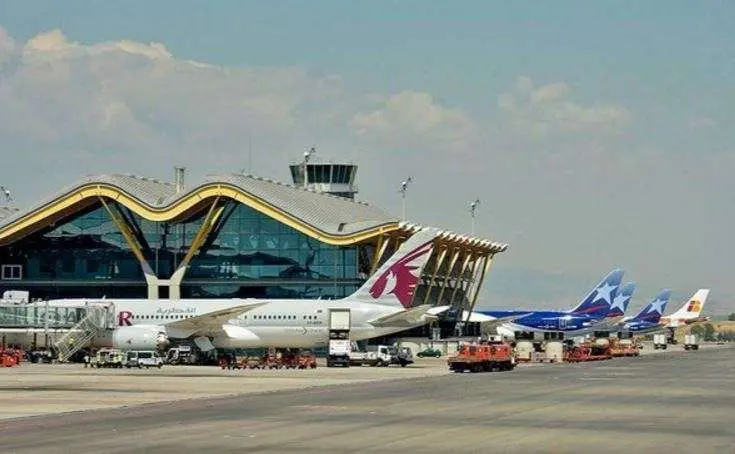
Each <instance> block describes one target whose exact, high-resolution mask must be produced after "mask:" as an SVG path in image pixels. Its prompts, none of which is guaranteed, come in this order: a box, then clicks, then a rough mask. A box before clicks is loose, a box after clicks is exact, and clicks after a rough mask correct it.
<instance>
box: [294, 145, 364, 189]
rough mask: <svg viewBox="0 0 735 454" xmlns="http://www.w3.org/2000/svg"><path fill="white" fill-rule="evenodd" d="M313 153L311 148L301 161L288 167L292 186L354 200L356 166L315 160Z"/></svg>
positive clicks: (348, 163) (314, 151) (347, 163)
mask: <svg viewBox="0 0 735 454" xmlns="http://www.w3.org/2000/svg"><path fill="white" fill-rule="evenodd" d="M315 153H316V150H314V148H312V149H310V150H309V151H306V152H304V160H303V161H301V162H299V163H292V164H290V165H289V167H290V168H291V178H292V179H293V183H294V185H295V186H300V187H303V188H308V189H310V190H312V191H316V192H325V193H327V194H332V195H336V196H339V197H345V198H348V199H354V198H355V194H357V184H355V179H356V177H357V164H354V163H350V162H333V161H331V160H320V159H315V158H314V154H315ZM304 170H306V171H304Z"/></svg>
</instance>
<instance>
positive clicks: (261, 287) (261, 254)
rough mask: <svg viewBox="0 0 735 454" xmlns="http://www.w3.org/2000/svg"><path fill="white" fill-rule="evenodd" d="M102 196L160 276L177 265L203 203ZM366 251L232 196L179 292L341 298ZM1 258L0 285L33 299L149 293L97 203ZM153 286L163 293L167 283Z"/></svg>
mask: <svg viewBox="0 0 735 454" xmlns="http://www.w3.org/2000/svg"><path fill="white" fill-rule="evenodd" d="M107 205H108V207H109V208H110V209H112V210H115V212H116V213H117V215H119V216H120V218H121V219H124V220H125V222H126V224H127V225H128V226H129V227H130V230H131V232H132V234H133V235H134V236H135V237H136V239H137V242H138V243H139V244H140V245H141V249H142V253H143V255H144V256H145V258H146V260H147V261H148V263H149V265H150V267H151V268H152V270H153V271H154V273H155V274H156V275H157V276H158V277H159V278H161V279H168V278H170V277H171V275H172V274H173V272H174V270H175V269H176V268H177V267H178V266H179V264H180V263H181V261H182V259H183V258H184V256H185V255H186V253H187V251H188V250H189V247H190V246H191V244H192V242H193V240H194V237H195V236H196V234H197V232H198V231H199V229H200V227H201V225H202V223H203V220H204V218H205V216H206V213H207V212H208V210H209V207H208V206H206V207H203V208H202V210H199V211H198V212H197V213H195V214H192V215H191V216H190V217H189V218H187V219H183V220H181V219H178V220H176V222H154V221H149V220H146V219H143V218H141V217H140V216H138V215H136V214H134V213H132V212H131V211H130V210H128V209H127V208H125V207H123V206H120V205H117V204H115V202H113V201H108V202H107ZM372 252H373V248H372V246H350V247H339V246H332V245H329V244H325V243H322V242H320V241H318V240H315V239H313V238H311V237H309V236H307V235H305V234H303V233H300V232H299V231H297V230H295V229H293V228H291V227H289V226H287V225H284V224H282V223H280V222H278V221H276V220H274V219H272V218H270V217H268V216H266V215H264V214H262V213H260V212H259V211H256V210H254V209H252V208H250V207H249V206H246V205H243V204H240V203H238V202H235V201H231V200H230V201H226V202H224V207H223V211H222V215H221V216H220V217H219V219H218V221H217V224H216V225H215V227H214V229H213V230H212V232H210V234H209V236H208V238H207V240H206V242H205V243H204V245H203V246H202V247H201V249H200V250H199V252H198V254H196V255H195V256H194V257H193V259H192V260H191V262H190V264H189V268H188V269H187V272H186V274H185V276H184V280H183V283H182V288H181V290H182V293H181V296H182V297H183V298H207V297H209V298H220V297H261V298H294V299H300V298H325V299H326V298H341V297H343V296H347V295H349V294H351V293H352V292H354V291H355V290H356V289H357V288H358V287H359V285H360V283H361V282H363V281H364V279H365V278H366V277H367V274H368V273H369V270H370V257H371V256H372ZM0 265H4V266H5V268H7V269H6V270H5V271H7V272H5V273H4V274H3V276H4V278H3V279H2V280H0V291H4V290H29V291H30V292H31V298H62V297H63V298H72V297H102V296H107V297H108V298H113V297H115V298H120V297H127V298H133V297H137V298H144V297H146V295H147V286H146V281H145V278H144V276H143V271H142V267H141V265H140V263H139V261H138V259H137V258H136V256H135V254H134V253H133V251H132V250H131V248H130V247H129V246H128V243H127V241H126V239H125V238H124V236H123V235H122V233H121V232H120V230H119V229H118V228H117V225H116V224H115V222H113V220H112V218H111V216H110V214H109V213H108V211H107V209H106V208H105V207H104V206H102V204H101V203H97V204H95V205H92V206H90V207H88V208H86V209H84V210H82V211H80V212H76V213H74V214H72V215H70V216H69V217H67V218H65V219H62V220H60V221H57V222H56V224H54V225H51V226H48V227H46V228H44V229H42V230H40V231H38V232H35V233H32V234H30V235H28V236H26V237H24V238H22V239H20V240H18V241H16V242H15V243H13V244H11V245H9V246H4V247H0ZM6 278H7V279H6ZM160 290H161V292H160V293H161V294H160V297H162V298H163V297H166V290H167V289H160Z"/></svg>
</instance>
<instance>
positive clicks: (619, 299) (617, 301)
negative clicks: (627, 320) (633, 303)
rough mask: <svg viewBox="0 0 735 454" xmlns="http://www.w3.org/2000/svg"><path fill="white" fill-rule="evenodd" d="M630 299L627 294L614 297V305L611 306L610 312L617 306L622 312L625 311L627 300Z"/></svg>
mask: <svg viewBox="0 0 735 454" xmlns="http://www.w3.org/2000/svg"><path fill="white" fill-rule="evenodd" d="M626 299H628V296H627V295H618V296H616V297H615V298H614V299H613V302H612V306H610V312H612V311H613V310H615V309H616V308H617V309H618V310H620V312H625V300H626Z"/></svg>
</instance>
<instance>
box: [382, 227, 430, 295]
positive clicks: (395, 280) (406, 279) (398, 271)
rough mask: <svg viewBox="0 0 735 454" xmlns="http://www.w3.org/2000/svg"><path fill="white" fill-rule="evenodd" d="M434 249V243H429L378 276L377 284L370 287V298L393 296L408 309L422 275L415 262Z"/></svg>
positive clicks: (405, 256)
mask: <svg viewBox="0 0 735 454" xmlns="http://www.w3.org/2000/svg"><path fill="white" fill-rule="evenodd" d="M432 247H433V241H429V242H428V243H425V244H422V245H421V246H419V247H417V248H416V249H414V250H413V251H411V252H409V253H408V254H406V255H404V256H403V257H401V258H400V259H398V261H396V262H395V263H394V264H392V265H391V266H390V268H388V269H387V270H385V271H384V272H383V274H381V275H380V276H378V278H377V279H376V280H375V283H374V284H373V285H372V287H370V296H372V297H373V298H375V299H378V298H380V297H381V296H383V295H391V294H392V295H395V297H396V298H398V301H400V303H401V305H402V306H403V307H405V308H408V306H410V305H411V301H412V300H413V293H414V291H415V290H416V286H417V285H418V283H419V278H420V276H419V275H420V274H421V269H420V268H421V266H420V265H415V264H413V262H414V261H416V260H417V259H419V258H421V257H423V256H424V255H426V254H429V253H430V252H431V250H432ZM416 270H418V271H416ZM414 273H415V274H414Z"/></svg>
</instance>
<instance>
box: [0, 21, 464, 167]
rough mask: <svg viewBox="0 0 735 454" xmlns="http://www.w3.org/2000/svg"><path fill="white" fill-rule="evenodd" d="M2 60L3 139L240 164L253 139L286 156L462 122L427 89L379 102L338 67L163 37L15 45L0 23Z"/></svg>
mask: <svg viewBox="0 0 735 454" xmlns="http://www.w3.org/2000/svg"><path fill="white" fill-rule="evenodd" d="M3 59H4V60H5V61H12V62H13V64H10V65H2V66H0V77H1V79H0V80H2V82H3V83H2V85H0V137H2V138H3V139H4V140H5V141H6V142H16V143H18V142H22V143H26V144H32V145H33V146H34V147H35V146H38V145H45V146H47V147H53V148H55V149H57V150H59V151H61V150H72V149H73V150H76V149H80V148H81V149H90V150H91V149H115V150H123V151H125V152H126V153H128V157H129V158H130V161H131V162H142V161H143V160H146V161H148V162H152V163H163V162H169V161H170V160H171V159H172V158H176V159H180V160H194V162H191V164H190V165H192V166H195V165H199V164H200V163H203V162H206V163H207V165H206V166H203V167H207V168H209V169H212V167H214V166H213V165H212V163H213V161H212V155H211V153H202V150H207V151H210V150H217V158H216V159H215V161H214V164H215V165H216V164H224V163H227V162H233V161H237V162H240V161H242V154H243V148H244V147H243V144H246V143H248V140H249V138H250V137H251V136H255V137H256V141H257V143H258V144H259V145H260V146H261V147H268V148H270V149H271V150H281V151H280V152H281V153H284V154H285V153H289V150H287V149H289V148H291V147H295V146H298V147H303V146H306V145H307V144H313V143H315V142H316V143H330V142H331V143H341V144H345V143H350V142H355V141H368V142H372V141H376V140H377V141H383V142H384V141H386V140H396V141H397V142H400V141H401V138H402V137H403V138H409V139H415V138H418V139H419V141H420V142H423V143H428V144H430V143H432V141H442V140H445V141H456V140H457V137H458V135H461V134H463V133H465V132H466V128H465V129H463V128H462V127H461V126H462V125H463V124H466V123H468V119H467V118H466V116H464V115H463V114H462V113H461V112H460V111H458V110H455V109H447V108H445V107H443V106H441V105H440V104H439V103H437V102H435V101H434V100H433V99H432V97H431V95H429V94H426V93H414V92H404V93H399V94H396V95H391V94H381V95H379V96H380V98H381V99H382V100H383V101H382V102H381V103H377V104H376V102H375V99H374V97H372V96H367V95H364V94H360V93H347V92H346V91H345V89H344V86H343V82H342V80H341V77H340V76H339V75H333V74H327V75H313V74H310V73H307V72H306V71H304V70H301V69H298V68H289V67H282V68H236V67H218V66H214V65H209V64H205V63H201V62H193V61H188V60H184V59H180V58H176V57H175V56H173V55H172V54H171V53H170V52H169V51H168V50H167V49H166V47H165V46H164V45H163V44H160V43H150V44H145V43H140V42H135V41H131V40H122V41H115V42H102V43H95V44H90V45H87V44H82V43H79V42H75V41H73V40H70V39H68V38H67V37H66V36H65V35H64V33H62V31H61V30H52V31H49V32H45V33H41V34H39V35H37V36H35V37H33V38H31V39H29V40H28V41H27V42H26V43H25V44H23V45H21V46H18V45H16V44H15V43H14V41H13V40H12V38H10V36H8V35H7V33H5V32H4V30H2V29H0V63H2V62H3ZM295 144H298V145H295ZM290 153H292V155H298V153H299V151H298V149H296V150H294V149H293V148H291V151H290ZM105 159H106V157H104V159H100V160H99V162H100V163H101V164H102V163H105ZM90 167H94V166H92V165H90Z"/></svg>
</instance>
